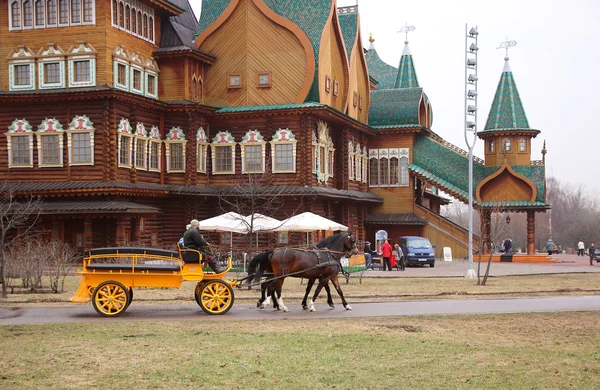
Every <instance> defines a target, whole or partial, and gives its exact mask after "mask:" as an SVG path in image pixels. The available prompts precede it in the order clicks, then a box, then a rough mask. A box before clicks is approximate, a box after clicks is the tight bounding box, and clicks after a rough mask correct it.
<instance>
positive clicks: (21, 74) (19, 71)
mask: <svg viewBox="0 0 600 390" xmlns="http://www.w3.org/2000/svg"><path fill="white" fill-rule="evenodd" d="M14 75H15V81H14V85H16V86H26V85H29V84H31V67H30V66H29V65H15V66H14Z"/></svg>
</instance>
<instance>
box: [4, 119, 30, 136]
mask: <svg viewBox="0 0 600 390" xmlns="http://www.w3.org/2000/svg"><path fill="white" fill-rule="evenodd" d="M32 129H33V128H32V127H31V125H30V124H29V121H28V120H27V119H15V120H14V121H13V122H12V124H11V125H10V126H8V132H9V133H31V132H32V131H33V130H32Z"/></svg>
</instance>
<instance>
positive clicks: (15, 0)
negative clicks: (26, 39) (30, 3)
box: [8, 0, 23, 31]
mask: <svg viewBox="0 0 600 390" xmlns="http://www.w3.org/2000/svg"><path fill="white" fill-rule="evenodd" d="M13 3H19V6H20V19H19V27H13V18H12V5H13ZM22 28H23V4H22V2H21V0H12V1H9V2H8V30H9V31H18V30H21V29H22Z"/></svg>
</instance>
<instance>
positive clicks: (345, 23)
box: [338, 13, 358, 61]
mask: <svg viewBox="0 0 600 390" xmlns="http://www.w3.org/2000/svg"><path fill="white" fill-rule="evenodd" d="M338 17H339V20H340V27H341V29H342V35H343V36H344V45H346V55H347V56H348V61H350V55H351V54H352V49H354V43H355V42H356V35H357V32H358V14H357V13H345V14H338Z"/></svg>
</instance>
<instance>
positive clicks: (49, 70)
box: [43, 62, 60, 84]
mask: <svg viewBox="0 0 600 390" xmlns="http://www.w3.org/2000/svg"><path fill="white" fill-rule="evenodd" d="M43 66H44V84H57V83H60V63H58V62H50V63H47V64H43Z"/></svg>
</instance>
